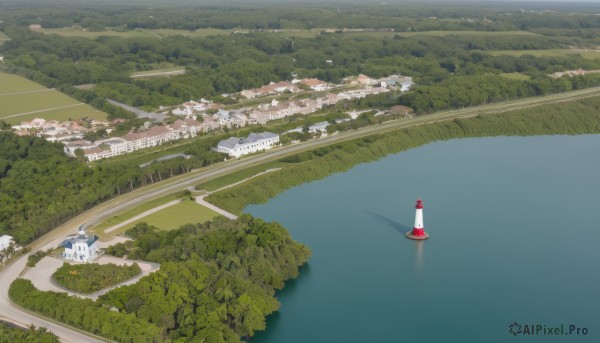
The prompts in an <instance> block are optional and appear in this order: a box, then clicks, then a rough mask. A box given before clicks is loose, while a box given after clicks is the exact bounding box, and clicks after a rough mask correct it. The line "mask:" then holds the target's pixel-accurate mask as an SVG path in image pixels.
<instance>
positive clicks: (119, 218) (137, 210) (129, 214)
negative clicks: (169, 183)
mask: <svg viewBox="0 0 600 343" xmlns="http://www.w3.org/2000/svg"><path fill="white" fill-rule="evenodd" d="M181 196H182V195H181V194H180V193H173V194H169V195H167V196H164V197H161V198H158V199H155V200H152V201H149V202H147V203H144V204H142V205H139V206H137V207H134V208H132V209H131V210H129V211H126V212H123V213H119V214H117V215H116V216H113V217H112V218H110V219H108V220H106V221H104V222H102V223H100V224H98V225H96V226H95V227H94V228H93V229H92V231H94V232H95V233H96V234H98V235H99V236H100V238H103V237H102V234H103V232H102V231H103V230H104V229H107V228H109V227H111V226H113V225H117V224H119V223H122V222H124V221H126V220H127V219H130V218H133V217H135V216H137V215H138V214H141V213H144V212H146V211H148V210H151V209H153V208H155V207H158V206H160V205H163V204H166V203H168V202H170V201H173V200H177V199H181Z"/></svg>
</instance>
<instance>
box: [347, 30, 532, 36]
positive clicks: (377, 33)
mask: <svg viewBox="0 0 600 343" xmlns="http://www.w3.org/2000/svg"><path fill="white" fill-rule="evenodd" d="M341 34H343V35H348V36H364V37H393V36H401V37H415V36H434V37H445V36H462V37H472V36H479V37H487V36H490V37H500V36H532V37H533V36H539V34H537V33H533V32H528V31H441V30H440V31H419V32H399V31H346V32H342V33H341Z"/></svg>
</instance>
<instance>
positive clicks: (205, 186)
mask: <svg viewBox="0 0 600 343" xmlns="http://www.w3.org/2000/svg"><path fill="white" fill-rule="evenodd" d="M286 165H288V164H287V163H285V162H280V161H271V162H268V163H264V164H261V165H258V166H254V167H250V168H246V169H242V170H240V171H237V172H234V173H231V174H227V175H224V176H221V177H218V178H216V179H213V180H210V181H208V182H204V183H201V184H199V185H198V186H196V189H198V190H200V189H202V190H206V191H209V192H212V191H214V190H217V189H219V188H222V187H225V186H227V185H231V184H234V183H236V182H239V181H242V180H244V179H247V178H249V177H252V176H254V175H256V174H258V173H261V172H264V171H265V170H268V169H275V168H283V167H285V166H286Z"/></svg>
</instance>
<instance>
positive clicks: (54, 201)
mask: <svg viewBox="0 0 600 343" xmlns="http://www.w3.org/2000/svg"><path fill="white" fill-rule="evenodd" d="M217 139H218V137H217ZM214 144H215V141H213V140H210V139H208V140H201V141H198V142H196V143H195V144H193V145H191V146H190V147H189V148H188V149H187V150H186V153H187V154H190V155H192V157H191V158H189V159H185V158H183V157H180V158H175V159H171V160H167V161H160V162H154V163H152V164H151V165H149V166H147V167H145V168H140V167H139V166H137V165H132V164H130V163H128V162H127V161H126V160H123V161H118V162H111V163H99V164H97V165H94V166H90V165H87V164H86V163H84V162H82V161H78V160H77V159H74V158H70V157H68V156H66V155H65V154H64V152H63V146H62V144H60V143H50V142H48V141H46V140H45V139H43V138H38V137H31V136H22V137H19V136H16V135H15V134H13V133H11V132H7V131H2V132H0V234H8V235H11V236H13V237H14V238H15V240H16V241H17V243H19V244H26V243H29V242H31V241H32V240H34V239H35V238H37V237H40V236H41V235H43V234H44V233H46V232H48V231H49V230H51V229H53V228H54V227H56V226H57V225H59V224H61V223H63V222H64V221H66V220H67V219H68V218H70V217H72V216H74V215H76V214H79V213H81V212H82V211H83V210H85V209H88V208H90V207H92V206H94V205H96V204H98V203H100V202H102V201H105V200H107V199H109V198H111V197H113V196H118V195H120V194H122V193H125V192H128V191H131V190H133V189H135V188H138V187H142V186H144V185H146V184H151V183H153V182H157V181H160V180H163V179H167V178H169V177H172V176H175V175H180V174H183V173H187V172H189V171H190V170H191V169H195V168H200V167H204V166H207V165H210V164H212V163H215V162H219V161H222V160H223V158H224V155H223V154H220V153H216V152H213V151H212V150H211V147H212V146H214Z"/></svg>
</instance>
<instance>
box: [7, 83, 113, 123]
mask: <svg viewBox="0 0 600 343" xmlns="http://www.w3.org/2000/svg"><path fill="white" fill-rule="evenodd" d="M83 117H90V118H94V119H106V117H107V115H106V113H104V112H101V111H99V110H97V109H95V108H93V107H91V106H89V105H87V104H83V103H81V102H79V101H77V100H75V99H73V98H71V97H69V96H67V95H65V94H63V93H61V92H59V91H56V90H53V89H48V88H46V87H44V86H42V85H40V84H38V83H35V82H33V81H30V80H28V79H26V78H23V77H21V76H18V75H13V74H8V73H3V72H0V119H3V120H5V121H6V122H8V123H10V124H18V123H20V122H21V121H26V120H31V119H33V118H44V119H48V120H51V119H53V120H60V121H64V120H68V119H69V118H73V119H75V118H83Z"/></svg>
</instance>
